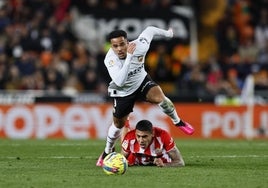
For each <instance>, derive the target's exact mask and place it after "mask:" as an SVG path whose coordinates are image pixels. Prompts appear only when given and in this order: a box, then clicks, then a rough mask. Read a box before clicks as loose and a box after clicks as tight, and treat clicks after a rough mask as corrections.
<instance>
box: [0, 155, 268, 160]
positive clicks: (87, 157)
mask: <svg viewBox="0 0 268 188" xmlns="http://www.w3.org/2000/svg"><path fill="white" fill-rule="evenodd" d="M17 158H18V157H14V156H6V157H5V156H0V159H17ZM19 158H21V159H27V158H37V159H97V158H98V156H47V157H23V156H21V157H19ZM189 158H268V155H212V156H189Z"/></svg>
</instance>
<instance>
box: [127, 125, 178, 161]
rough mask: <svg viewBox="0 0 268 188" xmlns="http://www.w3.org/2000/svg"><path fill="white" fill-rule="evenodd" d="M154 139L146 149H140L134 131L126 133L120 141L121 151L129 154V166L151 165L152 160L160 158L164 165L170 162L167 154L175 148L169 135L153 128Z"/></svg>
mask: <svg viewBox="0 0 268 188" xmlns="http://www.w3.org/2000/svg"><path fill="white" fill-rule="evenodd" d="M153 130H154V137H153V140H152V142H151V143H150V145H149V146H148V147H147V148H146V149H142V148H141V147H140V145H139V143H138V141H137V140H136V136H135V130H132V131H130V132H128V133H127V134H126V136H125V138H124V139H123V141H122V149H123V150H124V151H125V152H127V153H129V154H130V155H129V158H128V160H129V163H131V165H152V163H153V160H154V158H161V159H162V160H163V162H164V163H167V162H171V159H170V157H169V156H168V154H167V152H169V151H170V150H172V149H173V148H174V147H175V142H174V140H173V138H172V137H171V136H170V134H169V133H168V132H167V131H165V130H163V129H161V128H158V127H154V128H153Z"/></svg>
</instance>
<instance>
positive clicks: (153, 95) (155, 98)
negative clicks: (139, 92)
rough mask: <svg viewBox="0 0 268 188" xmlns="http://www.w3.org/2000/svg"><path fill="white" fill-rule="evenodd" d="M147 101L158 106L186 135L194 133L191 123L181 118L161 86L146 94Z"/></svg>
mask: <svg viewBox="0 0 268 188" xmlns="http://www.w3.org/2000/svg"><path fill="white" fill-rule="evenodd" d="M146 99H147V101H148V102H151V103H156V104H158V105H159V107H160V109H161V110H162V111H163V112H164V113H165V114H167V115H168V116H169V117H170V118H171V120H172V122H173V123H174V124H175V125H176V126H178V127H179V128H180V129H181V130H182V131H183V132H184V133H186V134H189V135H191V134H193V133H194V128H193V127H192V126H191V125H190V124H189V123H187V122H184V121H182V120H181V119H180V118H179V116H178V114H177V111H176V109H175V106H174V104H173V102H172V101H171V100H170V99H169V98H168V97H166V96H165V94H164V93H163V91H162V89H161V88H160V86H158V85H156V86H153V87H151V88H150V89H149V90H148V92H147V94H146Z"/></svg>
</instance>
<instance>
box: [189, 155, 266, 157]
mask: <svg viewBox="0 0 268 188" xmlns="http://www.w3.org/2000/svg"><path fill="white" fill-rule="evenodd" d="M190 158H268V155H212V156H198V155H197V156H190Z"/></svg>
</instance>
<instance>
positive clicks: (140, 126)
mask: <svg viewBox="0 0 268 188" xmlns="http://www.w3.org/2000/svg"><path fill="white" fill-rule="evenodd" d="M136 129H137V130H139V131H148V132H150V133H152V132H153V124H152V123H151V122H150V121H148V120H141V121H139V122H138V123H137V125H136Z"/></svg>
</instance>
